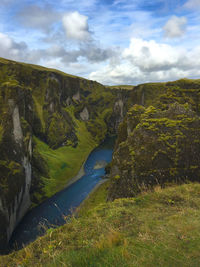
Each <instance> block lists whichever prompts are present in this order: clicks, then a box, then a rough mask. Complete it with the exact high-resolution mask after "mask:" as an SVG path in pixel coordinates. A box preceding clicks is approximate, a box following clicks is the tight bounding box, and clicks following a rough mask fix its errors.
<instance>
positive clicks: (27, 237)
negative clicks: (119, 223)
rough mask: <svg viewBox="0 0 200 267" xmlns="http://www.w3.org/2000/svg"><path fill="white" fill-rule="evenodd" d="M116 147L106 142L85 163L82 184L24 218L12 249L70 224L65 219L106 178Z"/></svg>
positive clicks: (13, 236) (108, 140)
mask: <svg viewBox="0 0 200 267" xmlns="http://www.w3.org/2000/svg"><path fill="white" fill-rule="evenodd" d="M113 146H114V139H113V138H108V139H106V141H105V142H104V143H102V144H101V145H100V146H99V147H97V148H96V149H94V150H93V151H92V152H91V153H90V155H89V157H88V159H87V161H86V162H85V164H84V172H85V174H84V175H83V176H82V177H81V178H80V179H79V180H78V181H76V182H74V183H73V184H71V185H70V186H69V187H67V188H65V189H63V190H62V191H60V192H58V193H57V194H55V195H54V196H52V197H51V198H49V199H47V200H46V201H44V202H43V203H42V204H40V205H39V206H37V207H35V208H33V209H32V210H31V211H29V212H28V213H27V214H26V215H25V216H24V218H23V219H22V221H21V222H20V223H19V225H18V226H17V227H16V229H15V231H14V232H13V235H12V237H11V240H10V245H9V247H10V249H11V250H12V249H13V248H15V249H17V248H21V247H22V246H25V245H27V244H29V243H31V242H33V241H34V240H35V239H36V238H37V237H38V236H41V235H43V234H44V233H45V231H46V230H47V229H48V228H51V227H57V226H60V225H63V224H64V223H66V218H65V217H66V216H67V215H70V214H71V213H72V212H73V210H74V209H75V208H77V207H78V206H79V205H80V204H81V202H82V201H83V200H84V199H85V198H86V197H87V196H88V194H89V193H90V192H91V191H92V189H93V188H94V187H95V186H96V185H97V184H98V183H99V182H100V181H101V179H102V178H101V177H102V176H104V175H105V164H106V163H109V162H110V161H111V159H112V152H113Z"/></svg>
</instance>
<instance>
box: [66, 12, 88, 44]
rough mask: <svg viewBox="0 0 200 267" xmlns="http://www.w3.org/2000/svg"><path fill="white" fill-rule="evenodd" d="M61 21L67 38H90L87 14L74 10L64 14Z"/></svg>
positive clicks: (82, 39)
mask: <svg viewBox="0 0 200 267" xmlns="http://www.w3.org/2000/svg"><path fill="white" fill-rule="evenodd" d="M62 22H63V26H64V29H65V31H66V35H67V37H68V38H70V39H75V40H79V41H86V40H88V39H89V38H90V32H89V26H88V17H87V16H84V15H81V14H80V13H78V12H77V11H75V12H72V13H67V14H65V15H64V16H63V20H62Z"/></svg>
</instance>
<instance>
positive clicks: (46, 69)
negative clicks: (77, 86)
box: [0, 57, 87, 80]
mask: <svg viewBox="0 0 200 267" xmlns="http://www.w3.org/2000/svg"><path fill="white" fill-rule="evenodd" d="M0 63H3V64H11V63H12V64H21V65H23V66H28V67H30V68H33V69H35V70H40V71H48V72H54V73H58V74H61V75H64V76H68V77H72V78H79V79H82V80H87V79H85V78H82V77H79V76H75V75H71V74H67V73H65V72H62V71H60V70H56V69H51V68H46V67H43V66H40V65H35V64H28V63H24V62H18V61H14V60H9V59H5V58H1V57H0Z"/></svg>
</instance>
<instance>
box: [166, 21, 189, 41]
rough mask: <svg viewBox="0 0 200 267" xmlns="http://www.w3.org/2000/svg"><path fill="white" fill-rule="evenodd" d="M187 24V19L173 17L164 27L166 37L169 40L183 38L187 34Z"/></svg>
mask: <svg viewBox="0 0 200 267" xmlns="http://www.w3.org/2000/svg"><path fill="white" fill-rule="evenodd" d="M186 23H187V19H186V17H177V16H172V17H171V18H170V19H169V20H168V21H167V23H166V24H165V26H164V27H163V30H164V33H165V36H166V37H168V38H176V37H181V36H182V35H184V33H185V30H186Z"/></svg>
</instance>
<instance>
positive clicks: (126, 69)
mask: <svg viewBox="0 0 200 267" xmlns="http://www.w3.org/2000/svg"><path fill="white" fill-rule="evenodd" d="M199 52H200V46H199V47H196V48H195V49H193V50H192V51H190V50H186V49H184V48H181V47H172V46H170V45H167V44H163V43H157V42H155V41H153V40H151V41H144V40H142V39H135V38H134V39H131V41H130V45H129V47H128V48H126V49H124V51H123V52H122V56H121V61H120V62H118V64H109V65H106V66H104V67H102V68H100V69H99V70H97V71H95V72H92V73H91V74H90V76H89V78H90V79H92V80H97V81H99V82H102V83H103V84H138V83H143V82H151V81H168V80H174V79H178V78H183V77H198V76H199V75H200V59H199V60H198V58H199Z"/></svg>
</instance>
